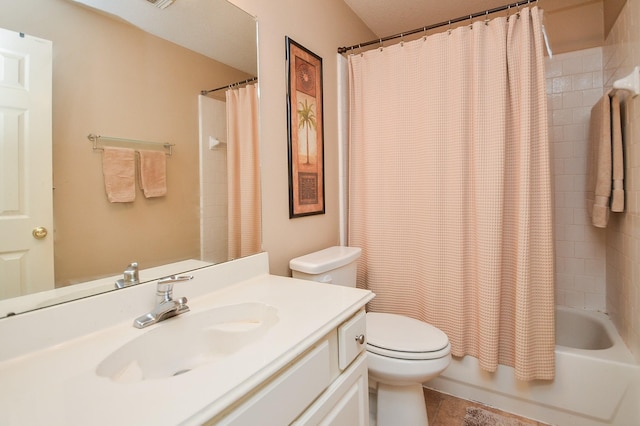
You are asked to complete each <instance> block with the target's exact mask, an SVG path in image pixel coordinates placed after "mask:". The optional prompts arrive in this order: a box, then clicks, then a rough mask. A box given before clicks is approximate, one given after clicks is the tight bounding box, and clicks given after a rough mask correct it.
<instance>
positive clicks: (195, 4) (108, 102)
mask: <svg viewBox="0 0 640 426" xmlns="http://www.w3.org/2000/svg"><path fill="white" fill-rule="evenodd" d="M154 3H157V4H154ZM162 3H168V2H164V1H161V0H157V1H153V0H20V1H19V2H16V1H14V0H0V28H5V29H8V30H12V31H15V32H21V33H24V34H27V35H29V36H33V37H37V38H41V39H46V40H50V41H51V42H52V45H53V51H52V64H53V71H52V74H53V76H52V81H53V89H52V99H53V101H52V111H51V112H52V121H53V125H52V127H53V134H52V139H53V150H52V151H53V182H52V185H53V225H54V226H53V228H54V229H53V232H51V231H50V232H49V236H48V238H53V241H54V250H53V257H54V266H55V278H54V280H53V282H48V283H45V284H44V285H43V286H41V287H42V288H45V289H48V290H45V291H44V292H41V293H38V295H40V294H43V293H49V294H54V295H55V297H49V296H47V297H43V298H36V299H34V298H33V297H29V296H28V295H21V296H17V297H1V295H2V291H0V299H2V300H0V318H2V317H5V316H6V315H8V314H10V313H20V312H24V311H28V310H30V309H35V308H40V307H44V306H47V305H50V304H55V303H59V302H62V301H67V300H73V299H74V298H79V297H86V296H89V295H93V294H96V293H98V292H103V291H110V290H114V289H115V287H114V286H113V285H112V284H111V281H108V282H109V284H108V285H106V286H105V285H103V284H100V285H96V282H97V281H95V280H99V279H103V281H104V279H106V280H110V279H111V277H114V276H121V275H122V273H123V271H124V269H125V268H126V267H127V265H128V264H129V263H130V262H134V261H135V262H138V264H139V265H140V269H141V270H146V271H147V272H146V273H145V274H142V273H141V278H143V279H146V280H153V279H157V278H160V277H161V276H164V275H166V274H167V272H170V273H172V274H174V273H181V272H185V270H184V269H177V270H176V269H171V270H167V269H166V268H165V269H162V268H161V266H162V265H167V264H171V265H173V264H175V265H176V266H175V267H176V268H186V269H193V268H195V267H200V266H204V265H207V264H211V263H219V262H221V261H226V260H229V258H228V257H226V256H224V255H222V257H220V256H218V257H217V258H203V256H202V247H201V240H202V238H201V235H206V238H208V239H211V240H215V241H218V240H219V241H224V240H226V237H227V236H226V235H224V229H225V224H224V223H215V221H216V219H215V217H214V218H211V217H210V218H209V219H207V220H204V219H203V218H202V217H201V211H202V210H203V206H201V192H200V188H201V187H203V185H201V183H202V179H203V178H202V177H201V176H202V174H201V173H200V163H201V155H202V153H203V152H206V151H205V150H206V148H205V150H203V149H201V147H200V146H201V142H200V140H201V139H202V138H203V137H204V136H207V135H204V136H203V135H201V134H200V130H199V129H200V126H201V117H200V113H199V111H200V109H199V104H200V102H201V101H202V99H201V95H200V92H201V91H202V90H209V89H213V88H218V87H222V86H226V85H229V84H231V83H235V82H238V81H243V80H245V79H248V78H250V77H254V76H257V46H256V41H257V40H256V39H257V37H256V21H255V18H254V17H252V16H250V15H249V14H247V13H245V12H244V11H242V10H240V9H239V8H238V7H236V6H235V5H233V4H232V3H230V2H229V1H227V0H175V2H174V3H173V4H171V5H169V6H168V7H166V8H161V7H159V6H160V4H162ZM208 98H217V99H224V91H220V92H217V93H215V94H211V95H209V96H208ZM222 122H224V117H223V119H222ZM219 133H220V134H219V135H218V134H215V135H208V136H207V137H209V138H210V137H211V136H214V137H215V138H216V139H217V138H220V139H222V138H223V137H224V136H223V133H224V129H222V130H220V131H219ZM89 134H100V135H103V136H109V137H116V138H123V139H131V140H134V141H145V142H162V143H164V142H167V143H170V144H172V148H171V154H170V155H167V157H166V174H167V193H166V195H165V196H163V197H157V198H145V196H144V195H143V193H142V191H141V190H140V189H139V185H138V182H136V186H137V187H136V198H135V201H134V202H131V203H110V202H109V201H108V200H107V197H106V193H105V186H104V180H103V171H102V159H103V152H102V147H103V146H104V145H107V146H108V145H111V146H123V145H124V146H126V147H129V148H133V149H156V148H158V147H159V148H158V149H162V148H161V147H162V145H159V146H156V145H149V146H147V145H144V146H143V145H136V142H134V143H133V145H132V144H131V143H129V142H124V143H120V142H114V143H111V142H104V145H103V144H102V142H101V143H99V144H98V145H97V146H96V145H94V144H93V143H92V142H91V141H90V140H88V138H87V136H88V135H89ZM209 152H211V153H212V155H216V156H218V157H219V158H218V159H217V160H215V162H214V163H215V167H219V168H223V167H224V157H225V147H224V146H218V147H215V148H214V149H212V150H211V151H209ZM202 163H204V164H203V167H205V168H206V167H210V165H209V166H208V164H210V162H209V160H207V161H202ZM208 175H216V176H217V179H219V180H218V181H217V182H214V183H212V184H211V185H210V187H211V188H217V190H218V191H221V193H223V192H224V191H225V184H224V183H223V182H224V181H225V180H226V176H220V170H217V171H216V173H209V174H208ZM221 198H224V197H221ZM216 212H217V213H216ZM212 214H214V215H216V214H217V215H218V216H220V219H219V220H220V221H224V220H226V219H225V218H226V216H227V212H226V207H225V206H224V205H222V204H218V205H216V206H215V207H214V208H213V213H212ZM203 223H207V225H206V228H205V227H203V226H202V224H203ZM2 238H3V236H2V235H0V239H2ZM1 256H2V253H0V257H1ZM0 260H2V259H0ZM0 266H1V265H0ZM154 274H159V275H154ZM107 277H109V278H107ZM7 284H8V283H2V282H0V287H2V286H4V285H7ZM0 290H1V289H0ZM50 290H55V292H54V293H52V292H51V291H50ZM59 290H64V291H63V293H64V297H58V296H57V295H58V293H59ZM23 293H28V292H23ZM28 299H31V300H34V302H33V303H32V302H31V301H30V300H28ZM25 300H26V301H25ZM15 301H18V302H19V303H12V302H15Z"/></svg>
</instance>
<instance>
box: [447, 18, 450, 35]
mask: <svg viewBox="0 0 640 426" xmlns="http://www.w3.org/2000/svg"><path fill="white" fill-rule="evenodd" d="M447 34H449V35H451V19H449V29H448V30H447Z"/></svg>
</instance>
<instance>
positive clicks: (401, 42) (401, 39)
mask: <svg viewBox="0 0 640 426" xmlns="http://www.w3.org/2000/svg"><path fill="white" fill-rule="evenodd" d="M400 47H404V33H400Z"/></svg>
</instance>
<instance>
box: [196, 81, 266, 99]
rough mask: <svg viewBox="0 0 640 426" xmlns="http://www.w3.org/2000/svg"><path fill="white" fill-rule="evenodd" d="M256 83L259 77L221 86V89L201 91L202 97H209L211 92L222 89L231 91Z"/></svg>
mask: <svg viewBox="0 0 640 426" xmlns="http://www.w3.org/2000/svg"><path fill="white" fill-rule="evenodd" d="M254 81H258V77H251V78H248V79H246V80H242V81H236V82H235V83H231V84H227V85H226V86H221V87H218V88H216V89H211V90H201V91H200V94H201V95H207V94H209V93H211V92H217V91H218V90H222V89H231V88H232V87H235V86H242V85H243V84H249V83H253V82H254Z"/></svg>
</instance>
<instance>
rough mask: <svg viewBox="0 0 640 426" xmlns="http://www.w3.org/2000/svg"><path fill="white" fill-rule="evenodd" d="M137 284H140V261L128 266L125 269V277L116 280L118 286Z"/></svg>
mask: <svg viewBox="0 0 640 426" xmlns="http://www.w3.org/2000/svg"><path fill="white" fill-rule="evenodd" d="M136 284H140V276H139V275H138V262H132V263H130V264H129V266H127V269H125V270H124V278H120V279H119V280H117V281H116V288H125V287H129V286H132V285H136Z"/></svg>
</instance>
